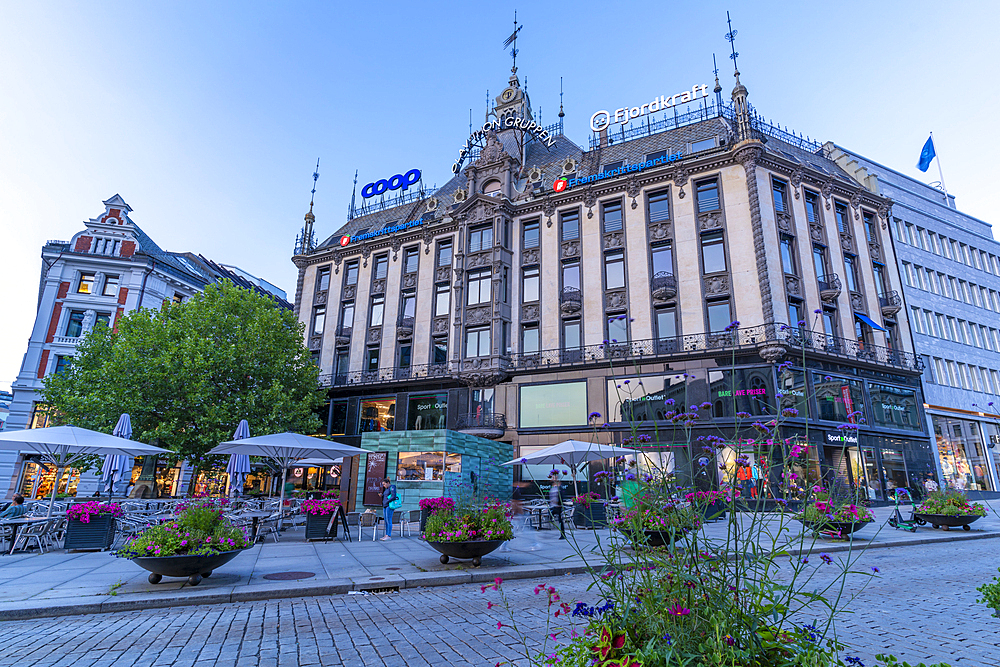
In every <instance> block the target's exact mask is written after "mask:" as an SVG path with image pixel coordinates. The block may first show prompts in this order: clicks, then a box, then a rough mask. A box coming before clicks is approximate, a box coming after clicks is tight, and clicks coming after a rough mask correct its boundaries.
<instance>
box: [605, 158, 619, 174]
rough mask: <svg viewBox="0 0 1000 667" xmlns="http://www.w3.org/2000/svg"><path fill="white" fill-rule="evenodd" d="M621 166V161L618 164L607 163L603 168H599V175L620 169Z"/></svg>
mask: <svg viewBox="0 0 1000 667" xmlns="http://www.w3.org/2000/svg"><path fill="white" fill-rule="evenodd" d="M621 166H622V161H621V160H619V161H618V162H609V163H608V164H606V165H604V166H603V167H601V173H602V174H607V173H608V172H612V171H614V170H615V169H620V168H621Z"/></svg>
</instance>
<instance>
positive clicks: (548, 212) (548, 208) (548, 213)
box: [542, 199, 556, 227]
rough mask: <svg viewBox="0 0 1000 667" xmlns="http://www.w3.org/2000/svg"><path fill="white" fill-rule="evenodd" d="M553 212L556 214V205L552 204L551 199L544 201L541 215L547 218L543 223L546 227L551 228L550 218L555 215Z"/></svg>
mask: <svg viewBox="0 0 1000 667" xmlns="http://www.w3.org/2000/svg"><path fill="white" fill-rule="evenodd" d="M555 212H556V205H555V204H554V203H552V199H547V200H546V201H545V207H544V208H542V213H543V214H545V217H546V218H548V219H547V220H546V221H545V226H546V227H551V226H552V216H553V215H554V214H555Z"/></svg>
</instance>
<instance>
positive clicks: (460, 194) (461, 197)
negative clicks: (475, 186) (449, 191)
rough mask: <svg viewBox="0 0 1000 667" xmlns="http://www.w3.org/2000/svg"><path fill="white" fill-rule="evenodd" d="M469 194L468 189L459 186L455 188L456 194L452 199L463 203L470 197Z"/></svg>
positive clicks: (457, 202)
mask: <svg viewBox="0 0 1000 667" xmlns="http://www.w3.org/2000/svg"><path fill="white" fill-rule="evenodd" d="M468 196H469V193H468V192H467V191H466V190H463V189H462V188H459V189H457V190H455V194H454V195H452V199H453V200H454V201H455V203H456V204H461V203H462V202H464V201H465V200H466V199H467V198H468Z"/></svg>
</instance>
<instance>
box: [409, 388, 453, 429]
mask: <svg viewBox="0 0 1000 667" xmlns="http://www.w3.org/2000/svg"><path fill="white" fill-rule="evenodd" d="M447 421H448V394H446V393H441V394H420V395H415V396H410V407H409V408H408V409H407V411H406V428H407V429H409V430H411V431H424V430H428V429H439V428H445V427H446V426H447Z"/></svg>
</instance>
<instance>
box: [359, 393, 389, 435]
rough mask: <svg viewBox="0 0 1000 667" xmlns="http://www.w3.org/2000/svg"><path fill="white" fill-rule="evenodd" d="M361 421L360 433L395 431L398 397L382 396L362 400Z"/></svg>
mask: <svg viewBox="0 0 1000 667" xmlns="http://www.w3.org/2000/svg"><path fill="white" fill-rule="evenodd" d="M360 414H361V422H360V424H359V425H358V433H369V432H372V431H394V430H395V429H396V399H394V398H380V399H371V400H365V401H361V411H360Z"/></svg>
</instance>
